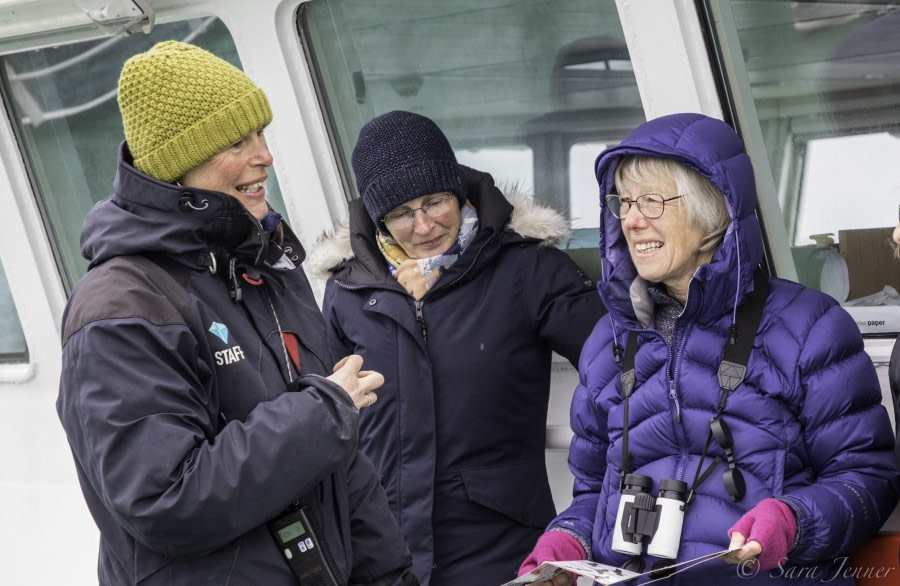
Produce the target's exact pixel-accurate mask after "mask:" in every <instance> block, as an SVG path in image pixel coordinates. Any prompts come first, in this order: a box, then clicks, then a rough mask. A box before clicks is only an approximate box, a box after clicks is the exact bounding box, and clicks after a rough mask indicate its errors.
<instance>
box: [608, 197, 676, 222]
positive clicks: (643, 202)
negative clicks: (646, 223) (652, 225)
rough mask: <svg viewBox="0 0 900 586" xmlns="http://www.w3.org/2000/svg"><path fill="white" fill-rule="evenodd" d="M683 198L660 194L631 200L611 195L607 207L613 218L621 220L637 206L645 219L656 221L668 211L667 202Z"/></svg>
mask: <svg viewBox="0 0 900 586" xmlns="http://www.w3.org/2000/svg"><path fill="white" fill-rule="evenodd" d="M682 197H684V196H683V195H676V196H674V197H663V196H661V195H660V194H658V193H645V194H643V195H639V196H637V197H636V198H634V199H631V198H630V197H625V196H623V195H619V194H616V193H610V194H609V195H607V196H606V207H607V208H609V211H610V212H611V213H612V215H613V216H615V217H617V218H618V219H620V220H621V219H623V218H624V217H625V216H627V215H628V212H630V211H631V206H632V205H634V204H637V208H638V211H639V212H641V213H642V214H643V215H644V217H645V218H648V219H650V220H655V219H656V218H658V217H660V216H661V215H663V212H664V211H665V210H666V202H667V201H672V200H675V199H680V198H682Z"/></svg>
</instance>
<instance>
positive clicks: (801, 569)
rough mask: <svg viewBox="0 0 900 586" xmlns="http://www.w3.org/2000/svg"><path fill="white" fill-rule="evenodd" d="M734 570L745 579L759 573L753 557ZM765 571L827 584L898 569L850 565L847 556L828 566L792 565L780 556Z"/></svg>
mask: <svg viewBox="0 0 900 586" xmlns="http://www.w3.org/2000/svg"><path fill="white" fill-rule="evenodd" d="M735 571H736V572H737V575H738V577H739V578H744V579H746V580H749V579H750V578H755V577H756V576H757V575H759V574H760V573H761V570H760V569H759V564H758V563H757V562H756V559H753V558H751V559H746V560H743V561H742V562H740V563H738V565H737V569H736V570H735ZM766 573H767V574H768V575H769V577H771V578H787V579H798V578H800V579H807V580H809V579H812V580H818V581H819V582H822V583H823V584H827V583H828V582H834V581H835V580H840V579H845V578H853V579H855V580H858V579H860V578H869V579H881V578H886V577H887V576H890V575H891V574H892V573H898V569H897V566H851V565H850V558H848V557H841V558H836V559H835V560H834V563H832V564H831V565H829V566H826V565H824V564H823V565H822V566H794V565H789V564H788V563H787V558H782V559H781V560H780V561H779V562H778V567H777V568H772V569H771V570H768V572H766Z"/></svg>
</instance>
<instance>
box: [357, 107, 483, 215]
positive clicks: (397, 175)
mask: <svg viewBox="0 0 900 586" xmlns="http://www.w3.org/2000/svg"><path fill="white" fill-rule="evenodd" d="M351 163H352V165H353V172H354V173H355V174H356V187H357V188H358V189H359V194H360V196H361V197H362V200H363V203H365V205H366V210H368V212H369V216H370V217H371V218H372V221H373V222H375V225H376V226H377V227H378V229H379V230H381V231H382V232H383V231H384V229H383V226H382V223H381V220H382V218H384V216H385V214H387V213H388V212H389V211H391V210H392V209H394V208H395V207H397V206H399V205H401V204H404V203H406V202H408V201H410V200H413V199H415V198H417V197H421V196H423V195H428V194H430V193H439V192H442V191H451V192H453V193H454V194H456V197H458V198H459V202H460V205H462V204H463V202H465V200H466V190H465V188H464V187H463V182H462V178H461V173H460V169H459V166H458V165H457V163H456V156H455V155H454V154H453V149H452V148H450V142H449V141H448V140H447V137H446V136H444V133H443V132H441V129H440V128H438V127H437V125H436V124H435V123H434V122H432V121H431V120H430V119H428V118H426V117H424V116H420V115H418V114H413V113H412V112H403V111H399V110H396V111H394V112H388V113H387V114H382V115H381V116H378V117H376V118H373V119H372V120H370V121H369V122H367V123H366V124H365V125H364V126H363V127H362V129H361V130H360V131H359V138H358V139H357V140H356V146H355V147H354V148H353V156H352V157H351Z"/></svg>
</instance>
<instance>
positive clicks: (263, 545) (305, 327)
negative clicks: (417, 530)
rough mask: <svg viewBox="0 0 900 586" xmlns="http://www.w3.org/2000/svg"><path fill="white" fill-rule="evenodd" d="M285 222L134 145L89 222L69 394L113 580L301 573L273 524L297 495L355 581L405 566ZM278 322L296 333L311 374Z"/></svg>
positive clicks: (245, 579) (66, 414)
mask: <svg viewBox="0 0 900 586" xmlns="http://www.w3.org/2000/svg"><path fill="white" fill-rule="evenodd" d="M280 232H281V233H282V234H283V241H281V242H275V241H274V240H270V239H269V238H268V237H266V236H265V233H264V231H263V230H262V227H261V226H260V224H259V222H257V221H256V220H255V219H254V218H253V217H252V216H251V215H250V214H249V213H247V212H246V210H245V209H244V208H243V206H242V205H241V204H240V202H238V200H237V199H235V198H232V197H229V196H226V195H224V194H222V193H218V192H211V191H204V190H198V189H187V188H183V187H179V186H176V185H171V184H167V183H162V182H159V181H156V180H155V179H153V178H151V177H149V176H147V175H144V174H143V173H141V172H139V171H137V170H136V169H135V168H134V167H133V166H132V165H131V162H130V155H129V154H128V151H127V148H126V147H124V145H123V147H122V154H121V157H120V164H119V169H118V174H117V177H116V182H115V193H114V195H112V196H111V197H109V198H107V199H105V200H103V201H101V202H100V203H98V204H97V205H96V206H95V207H94V209H93V210H92V211H91V212H90V213H89V214H88V217H87V220H86V222H85V226H84V230H83V233H82V247H83V252H84V254H85V256H86V257H87V258H88V259H89V260H90V268H89V271H88V273H87V275H86V276H85V277H84V278H83V279H82V280H81V282H80V283H79V285H78V286H77V288H76V290H75V292H74V293H73V295H72V297H71V299H70V301H69V304H68V306H67V309H66V313H65V316H64V319H63V367H62V378H61V381H60V390H59V399H58V403H57V409H58V412H59V416H60V418H61V420H62V424H63V426H64V428H65V431H66V433H67V435H68V439H69V443H70V445H71V448H72V452H73V454H74V457H75V465H76V468H77V471H78V476H79V479H80V481H81V486H82V490H83V492H84V496H85V499H86V501H87V504H88V507H89V508H90V511H91V514H92V515H93V517H94V519H95V521H96V523H97V525H98V527H99V529H100V559H99V564H98V566H99V569H98V571H99V582H100V583H101V584H116V585H119V584H152V585H170V584H172V585H174V584H225V583H228V584H248V585H249V584H267V585H279V584H283V585H289V584H296V583H297V582H296V579H295V578H294V576H293V575H292V573H291V572H290V570H289V568H288V566H287V564H286V562H285V561H284V560H283V559H282V556H281V553H280V548H279V547H276V545H275V542H274V541H273V539H272V537H271V536H270V534H269V532H268V530H267V527H266V523H267V521H269V520H270V519H271V518H273V517H275V516H277V515H279V514H280V512H281V511H283V510H284V509H285V508H286V507H287V506H288V505H290V504H291V503H293V502H295V501H300V503H301V504H304V505H306V506H308V507H309V508H310V511H311V514H312V517H313V519H314V521H317V522H318V525H319V526H320V528H321V531H322V533H323V535H321V538H322V541H323V543H325V544H327V546H328V549H329V550H330V552H331V555H332V558H333V566H334V569H335V571H336V572H337V573H338V575H339V579H340V580H341V581H342V583H353V584H376V583H377V584H379V585H380V584H391V583H396V582H397V580H398V577H399V575H400V574H401V572H403V571H404V569H406V568H408V567H409V564H410V562H411V558H410V554H409V552H408V550H407V548H406V547H405V545H404V544H403V542H402V536H401V535H400V532H399V529H398V527H397V524H396V522H395V520H394V518H393V516H392V515H391V514H390V511H389V509H388V508H387V500H386V498H385V495H384V492H383V490H382V488H381V486H380V484H379V483H378V481H377V477H376V475H375V471H374V469H373V468H372V465H371V463H370V462H369V461H368V459H367V458H365V457H364V456H362V455H361V454H358V451H357V450H358V448H357V437H358V413H359V412H358V411H357V409H356V408H355V407H354V405H353V403H352V401H351V400H350V398H349V396H348V395H347V393H345V392H344V391H343V390H342V389H341V388H340V387H338V386H337V385H335V384H334V383H332V382H331V381H328V380H326V379H325V378H323V375H325V374H327V373H330V371H331V366H332V364H333V363H332V360H331V357H330V354H329V351H328V348H327V345H326V342H325V332H324V327H323V323H322V317H321V314H320V312H319V309H318V307H317V305H316V303H315V299H314V298H313V295H312V292H311V290H310V286H309V283H308V281H307V279H306V277H305V275H304V274H303V271H302V270H301V269H300V263H301V262H302V261H303V257H304V252H303V250H302V248H301V247H300V244H299V242H298V241H297V240H296V239H295V238H294V236H293V234H292V233H291V231H290V229H289V228H288V227H287V226H286V225H284V224H282V226H281V230H280ZM232 261H233V262H232ZM275 266H281V267H282V268H281V269H278V270H277V269H275V268H273V267H275ZM244 274H247V275H248V278H250V280H252V281H254V282H258V278H261V279H262V284H259V285H253V284H251V283H250V282H249V281H247V280H245V279H244V277H243V275H244ZM276 315H277V323H276V317H275V316H276ZM279 324H280V326H279ZM279 330H281V331H282V332H290V333H293V334H294V335H295V336H296V337H297V338H298V339H299V362H300V368H299V373H298V372H297V369H296V368H295V367H293V366H288V363H287V356H286V355H287V352H286V351H285V347H284V345H283V344H282V342H281V335H280V333H279ZM292 380H293V381H294V382H293V387H292V388H293V390H296V392H286V391H287V390H288V388H289V386H290V385H291V384H292V383H291V381H292ZM298 381H299V382H298Z"/></svg>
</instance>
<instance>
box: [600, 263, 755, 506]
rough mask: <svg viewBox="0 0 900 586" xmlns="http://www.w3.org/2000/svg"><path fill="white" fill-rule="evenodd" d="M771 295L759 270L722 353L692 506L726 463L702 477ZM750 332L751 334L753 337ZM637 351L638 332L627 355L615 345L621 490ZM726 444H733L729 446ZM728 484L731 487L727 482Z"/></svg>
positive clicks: (734, 494) (631, 337)
mask: <svg viewBox="0 0 900 586" xmlns="http://www.w3.org/2000/svg"><path fill="white" fill-rule="evenodd" d="M768 294H769V280H768V278H767V277H766V276H765V275H764V274H763V272H762V270H757V271H756V273H755V274H754V276H753V291H751V292H750V293H748V294H747V296H746V298H745V299H744V303H742V304H741V306H740V307H738V310H737V319H736V320H735V322H734V323H732V324H731V328H730V329H729V333H728V342H727V343H726V344H725V349H724V350H723V352H722V360H721V362H720V363H719V371H718V379H719V387H720V395H719V404H718V406H717V409H716V415H715V417H713V422H714V423H713V424H711V426H710V431H709V433H708V434H707V436H706V445H705V446H704V447H703V453H702V455H701V456H700V462H699V463H698V464H697V472H696V474H695V475H694V482H693V486H691V490H690V495H689V497H688V503H690V502H691V500H692V499H693V496H694V491H696V489H697V487H699V486H700V485H701V484H703V482H704V481H705V480H706V479H707V477H709V475H710V473H712V471H713V470H714V469H715V467H716V466H717V465H718V464H719V462H720V461H721V460H722V458H721V456H717V457H716V459H715V460H714V461H713V462H712V463H710V466H709V467H708V468H707V469H706V470H705V471H704V472H703V473H702V474H701V473H700V470H701V469H702V468H703V463H704V461H705V460H706V453H707V451H708V449H709V444H710V442H711V441H712V439H713V431H712V425H715V424H716V423H717V420H719V418H720V416H721V415H722V412H723V411H724V409H725V402H726V401H727V400H728V395H729V394H730V393H731V391H733V390H734V389H736V388H737V387H738V385H740V384H741V383H742V382H744V375H745V374H746V373H747V361H748V360H749V358H750V351H751V350H752V349H753V340H754V338H755V337H756V332H757V330H758V329H759V324H760V322H761V321H762V316H763V310H764V309H765V305H766V297H767V296H768ZM747 332H749V335H748V334H747ZM741 334H743V335H741ZM637 348H638V346H637V336H636V335H635V333H634V332H629V333H628V337H627V338H626V341H625V352H624V354H623V352H622V348H621V346H619V345H618V344H613V354H614V356H615V358H616V362H617V363H621V364H622V374H621V375H620V378H619V386H620V390H621V393H622V397H623V419H624V421H623V424H622V476H621V478H620V479H619V489H620V490H621V489H622V486H621V485H622V482H623V480H624V479H625V476H626V475H627V474H629V473H630V469H631V461H632V455H631V452H629V451H628V400H629V398H630V397H631V395H632V394H633V393H634V391H635V388H634V387H635V373H634V358H635V355H636V354H637ZM717 430H721V426H720V428H717ZM721 435H722V434H720V433H717V434H716V437H717V439H718V438H719V437H720V436H721ZM724 435H725V436H727V440H724V439H723V442H720V443H723V449H726V448H727V452H728V454H729V465H730V466H731V469H734V470H735V472H737V477H738V478H739V479H741V480H740V483H739V484H738V485H737V486H736V487H735V489H734V491H732V490H731V489H730V488H729V493H731V496H732V499H734V500H740V499H741V498H743V496H744V495H743V492H744V491H743V490H742V489H743V481H742V477H741V476H740V472H739V471H737V470H736V464H735V463H734V458H733V454H732V453H731V446H730V443H731V442H730V432H728V427H727V426H724ZM725 444H729V445H727V446H726V445H725ZM726 484H728V482H727V481H726ZM738 493H740V494H738Z"/></svg>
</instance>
